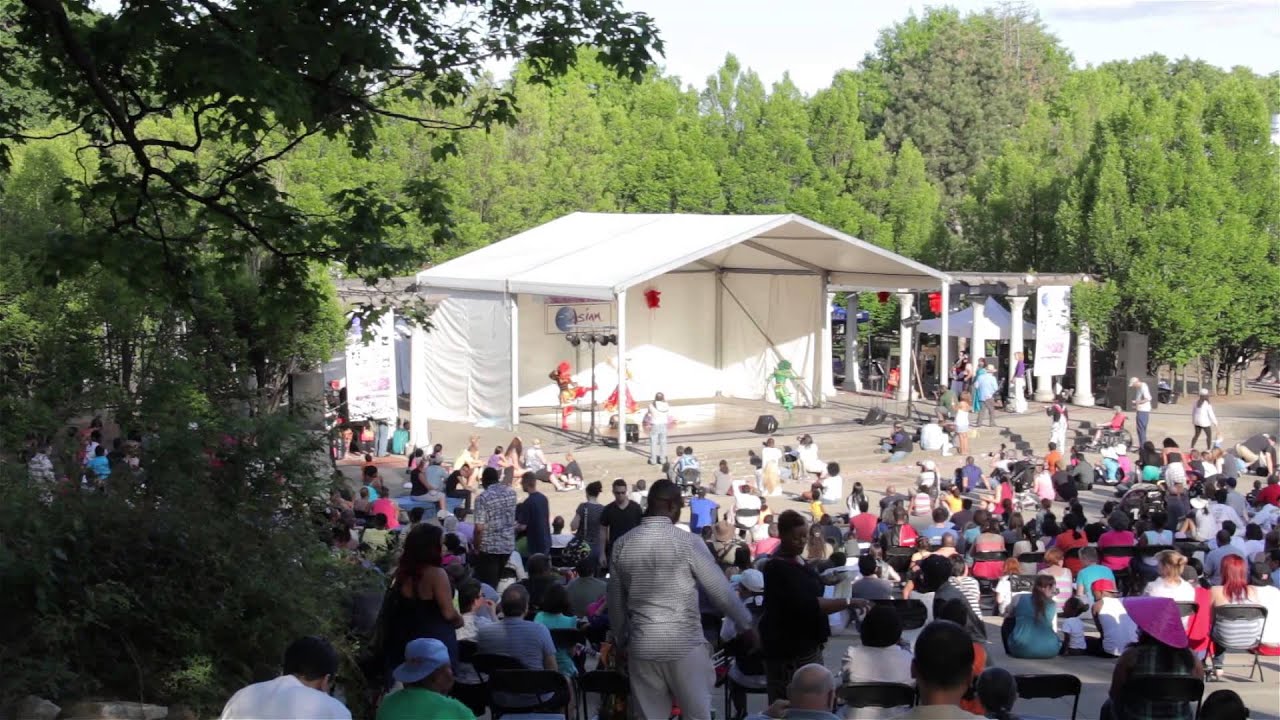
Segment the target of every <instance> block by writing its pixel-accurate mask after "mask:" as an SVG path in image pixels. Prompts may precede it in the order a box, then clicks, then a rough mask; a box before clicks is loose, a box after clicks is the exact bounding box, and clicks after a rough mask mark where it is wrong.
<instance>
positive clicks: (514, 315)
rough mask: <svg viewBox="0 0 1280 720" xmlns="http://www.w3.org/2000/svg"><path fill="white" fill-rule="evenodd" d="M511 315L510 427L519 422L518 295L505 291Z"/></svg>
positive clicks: (513, 427)
mask: <svg viewBox="0 0 1280 720" xmlns="http://www.w3.org/2000/svg"><path fill="white" fill-rule="evenodd" d="M507 310H508V312H509V313H510V315H511V369H510V370H509V372H510V373H511V378H510V382H511V418H510V421H511V429H515V427H516V426H517V425H519V424H520V296H519V295H516V294H515V293H507Z"/></svg>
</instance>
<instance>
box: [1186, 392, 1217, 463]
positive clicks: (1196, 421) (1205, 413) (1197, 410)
mask: <svg viewBox="0 0 1280 720" xmlns="http://www.w3.org/2000/svg"><path fill="white" fill-rule="evenodd" d="M1191 424H1192V425H1193V426H1195V432H1194V433H1193V434H1192V435H1191V447H1192V448H1194V447H1195V446H1196V441H1197V440H1199V439H1200V433H1204V449H1205V450H1212V449H1213V430H1214V428H1216V427H1218V415H1217V413H1215V412H1214V411H1213V405H1212V404H1211V403H1210V402H1209V388H1200V399H1199V400H1197V401H1196V404H1195V405H1192V406H1191Z"/></svg>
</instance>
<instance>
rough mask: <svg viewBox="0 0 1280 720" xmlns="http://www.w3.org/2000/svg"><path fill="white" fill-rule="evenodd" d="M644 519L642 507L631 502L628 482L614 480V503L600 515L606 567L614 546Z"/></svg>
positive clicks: (606, 506) (606, 507) (601, 539)
mask: <svg viewBox="0 0 1280 720" xmlns="http://www.w3.org/2000/svg"><path fill="white" fill-rule="evenodd" d="M643 518H644V513H643V512H641V510H640V505H639V504H638V503H633V502H631V497H630V493H629V492H628V488H627V481H626V480H623V479H622V478H618V479H617V480H614V481H613V502H611V503H609V504H608V505H605V506H604V510H603V511H601V513H600V545H601V546H602V547H604V563H603V566H604V567H609V553H611V552H613V544H614V543H616V542H617V541H618V539H619V538H621V537H622V536H623V535H626V534H627V533H629V532H631V531H632V530H634V529H635V528H636V527H638V526H639V525H640V521H641V520H642V519H643Z"/></svg>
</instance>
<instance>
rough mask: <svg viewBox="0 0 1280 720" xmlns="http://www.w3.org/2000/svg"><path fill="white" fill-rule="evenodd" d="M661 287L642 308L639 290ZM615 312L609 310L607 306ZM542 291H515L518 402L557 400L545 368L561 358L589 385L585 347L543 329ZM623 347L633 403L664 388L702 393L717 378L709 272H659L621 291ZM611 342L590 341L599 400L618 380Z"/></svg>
mask: <svg viewBox="0 0 1280 720" xmlns="http://www.w3.org/2000/svg"><path fill="white" fill-rule="evenodd" d="M650 288H652V289H654V290H657V291H659V292H660V293H662V294H661V296H660V297H661V306H660V307H658V308H655V309H652V310H651V309H649V307H648V306H647V305H646V303H645V302H644V291H645V290H648V289H650ZM615 312H616V309H615ZM545 313H546V297H544V296H539V295H527V294H525V295H521V296H520V406H521V407H540V406H548V405H555V404H556V403H557V402H558V398H557V391H556V386H555V383H554V382H552V381H551V379H550V377H549V373H550V372H551V371H552V370H553V369H554V368H555V366H556V365H557V364H559V363H560V362H561V361H568V362H569V364H570V365H572V366H573V370H574V379H575V380H576V381H577V383H578V384H579V385H581V386H582V387H590V386H591V348H590V347H589V346H587V345H586V344H583V345H579V346H578V347H577V348H575V347H573V346H572V345H570V344H569V343H568V342H566V341H565V339H564V335H563V334H559V333H555V334H551V333H547V331H546V324H547V322H546V319H545ZM626 333H627V336H626V350H627V355H628V356H629V357H630V358H631V361H630V363H629V367H630V370H631V381H630V383H628V387H629V388H630V390H631V396H632V397H633V398H635V399H636V401H637V402H643V401H644V400H646V399H648V398H651V397H653V394H654V393H656V392H662V393H665V394H666V396H667V397H668V398H669V399H672V400H675V399H681V398H695V397H708V396H710V395H713V394H715V388H716V387H717V386H718V385H719V380H718V375H719V373H717V371H716V366H715V358H716V355H715V352H716V349H715V275H714V274H713V273H682V274H669V275H663V276H661V277H658V278H656V279H654V280H653V281H651V282H648V283H645V284H644V285H643V286H638V287H636V288H635V289H633V290H632V291H631V292H630V293H628V298H627V322H626ZM616 353H617V348H616V347H615V346H613V345H609V346H601V347H597V348H596V384H597V385H598V386H599V387H598V388H597V389H596V399H597V401H599V402H600V403H602V404H603V403H604V400H605V398H607V397H608V396H609V393H611V392H613V389H614V387H616V386H617V384H618V370H617V368H616V367H615V365H614V357H615V355H616Z"/></svg>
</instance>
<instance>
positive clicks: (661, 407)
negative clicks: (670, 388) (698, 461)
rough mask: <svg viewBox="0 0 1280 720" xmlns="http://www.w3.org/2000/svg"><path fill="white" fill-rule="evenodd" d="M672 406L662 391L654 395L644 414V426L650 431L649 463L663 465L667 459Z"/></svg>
mask: <svg viewBox="0 0 1280 720" xmlns="http://www.w3.org/2000/svg"><path fill="white" fill-rule="evenodd" d="M670 412H671V406H670V405H667V398H666V396H665V395H663V394H662V393H658V394H657V395H654V396H653V402H652V403H650V405H649V410H648V411H647V412H645V414H644V426H645V428H646V429H647V430H648V431H649V464H650V465H661V464H662V463H664V462H666V459H667V422H668V421H669V414H670Z"/></svg>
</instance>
